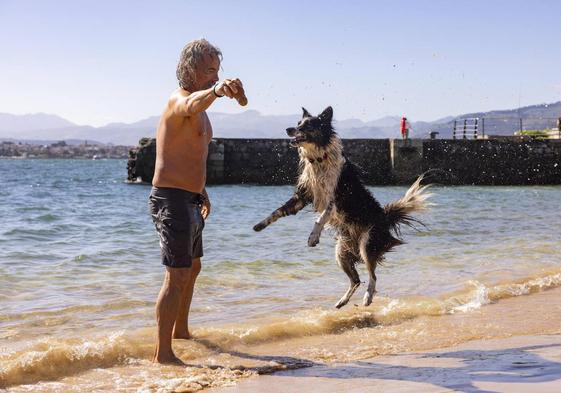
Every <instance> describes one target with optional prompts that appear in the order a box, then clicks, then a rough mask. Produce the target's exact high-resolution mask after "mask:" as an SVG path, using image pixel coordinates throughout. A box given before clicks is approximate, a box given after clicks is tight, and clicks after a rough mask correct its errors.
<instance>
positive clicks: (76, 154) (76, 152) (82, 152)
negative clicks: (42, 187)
mask: <svg viewBox="0 0 561 393" xmlns="http://www.w3.org/2000/svg"><path fill="white" fill-rule="evenodd" d="M130 149H131V146H122V145H118V146H114V145H101V144H91V143H90V144H88V142H87V141H84V143H82V144H76V145H70V144H67V143H66V142H65V141H60V142H55V143H51V144H34V143H23V142H11V141H3V142H0V158H70V159H88V160H91V159H93V160H96V159H107V158H111V159H126V158H128V157H129V150H130Z"/></svg>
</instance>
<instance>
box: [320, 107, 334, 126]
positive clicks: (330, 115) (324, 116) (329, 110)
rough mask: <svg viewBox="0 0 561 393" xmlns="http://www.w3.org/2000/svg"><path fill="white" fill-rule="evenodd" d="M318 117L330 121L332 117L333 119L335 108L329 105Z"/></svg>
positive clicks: (325, 121)
mask: <svg viewBox="0 0 561 393" xmlns="http://www.w3.org/2000/svg"><path fill="white" fill-rule="evenodd" d="M318 117H319V119H320V120H321V121H322V122H324V123H330V122H331V119H333V108H332V107H330V106H328V107H327V108H325V110H324V111H323V112H321V114H320V115H319V116H318Z"/></svg>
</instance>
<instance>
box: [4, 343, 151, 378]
mask: <svg viewBox="0 0 561 393" xmlns="http://www.w3.org/2000/svg"><path fill="white" fill-rule="evenodd" d="M148 353H149V349H148V348H147V346H146V345H138V341H137V342H133V340H131V338H130V337H127V336H126V335H125V334H124V333H123V332H118V333H113V334H111V335H109V336H108V337H104V338H99V339H94V340H85V339H68V340H54V339H48V340H44V341H40V342H38V343H35V344H33V345H32V346H31V347H30V348H27V349H25V350H23V351H19V352H14V353H7V354H3V355H0V362H1V363H2V364H3V366H2V368H1V369H0V388H6V387H8V386H12V385H21V384H29V383H34V382H38V381H41V380H54V379H58V378H61V377H64V376H67V375H72V374H75V373H78V372H81V371H85V370H88V369H92V368H97V367H110V366H113V365H115V364H118V363H122V362H124V361H125V360H126V359H128V358H139V357H147V356H148Z"/></svg>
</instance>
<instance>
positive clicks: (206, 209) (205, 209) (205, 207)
mask: <svg viewBox="0 0 561 393" xmlns="http://www.w3.org/2000/svg"><path fill="white" fill-rule="evenodd" d="M209 214H210V201H209V200H208V198H204V199H203V203H202V205H201V215H202V216H203V220H206V218H207V217H208V215H209Z"/></svg>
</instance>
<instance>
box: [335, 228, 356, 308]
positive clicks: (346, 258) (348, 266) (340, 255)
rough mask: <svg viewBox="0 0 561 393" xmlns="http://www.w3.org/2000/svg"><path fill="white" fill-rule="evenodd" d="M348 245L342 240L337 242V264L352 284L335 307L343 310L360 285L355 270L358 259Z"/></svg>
mask: <svg viewBox="0 0 561 393" xmlns="http://www.w3.org/2000/svg"><path fill="white" fill-rule="evenodd" d="M347 246H348V244H345V242H343V241H342V240H341V239H339V240H338V241H337V246H336V254H337V264H338V265H339V267H341V269H343V271H344V272H345V273H346V274H347V276H348V277H349V280H350V281H351V284H350V286H349V289H347V292H345V294H344V295H343V297H342V298H341V299H340V300H339V301H338V302H337V304H336V305H335V307H337V308H341V307H343V306H344V305H345V304H347V303H348V302H349V300H350V299H351V296H353V294H354V293H355V291H356V289H357V288H358V286H359V285H360V278H359V276H358V273H357V271H356V268H355V263H356V260H357V258H356V257H355V256H354V254H353V253H352V252H351V251H350V250H349V249H348V248H347Z"/></svg>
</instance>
